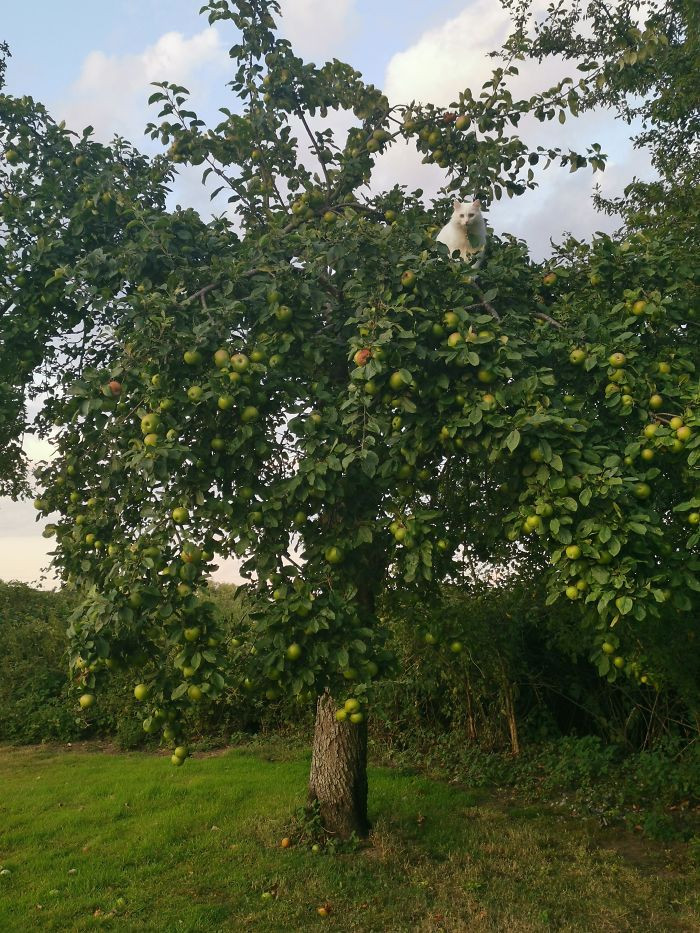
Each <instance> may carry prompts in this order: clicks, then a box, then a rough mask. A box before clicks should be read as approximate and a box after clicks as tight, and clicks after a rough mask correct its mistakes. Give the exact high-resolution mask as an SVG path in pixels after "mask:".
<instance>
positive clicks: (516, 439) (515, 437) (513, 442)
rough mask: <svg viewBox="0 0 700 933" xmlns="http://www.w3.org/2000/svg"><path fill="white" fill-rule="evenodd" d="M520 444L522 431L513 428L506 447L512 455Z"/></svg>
mask: <svg viewBox="0 0 700 933" xmlns="http://www.w3.org/2000/svg"><path fill="white" fill-rule="evenodd" d="M519 443H520V431H518V429H517V428H513V430H512V431H511V432H510V434H509V435H508V437H507V438H506V447H507V448H508V450H510V452H511V453H512V452H513V451H514V450H515V449H516V447H517V446H518V444H519Z"/></svg>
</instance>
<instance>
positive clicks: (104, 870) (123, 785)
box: [0, 748, 700, 933]
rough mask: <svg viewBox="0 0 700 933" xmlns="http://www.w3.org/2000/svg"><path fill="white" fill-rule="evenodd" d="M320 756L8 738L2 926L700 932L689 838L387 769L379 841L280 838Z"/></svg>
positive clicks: (1, 781)
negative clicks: (323, 846)
mask: <svg viewBox="0 0 700 933" xmlns="http://www.w3.org/2000/svg"><path fill="white" fill-rule="evenodd" d="M285 758H289V759H290V760H285ZM307 767H308V763H307V761H306V760H304V759H303V758H302V757H301V756H296V757H295V756H294V755H292V756H285V755H277V754H275V752H274V749H272V750H270V751H268V752H266V751H262V752H256V753H252V752H250V751H248V752H246V753H243V752H238V751H231V752H228V753H226V754H224V755H221V756H216V757H208V758H200V759H197V758H194V759H191V760H190V761H188V762H187V763H186V765H185V766H184V767H183V768H179V769H175V768H173V767H171V765H170V764H169V762H168V761H167V759H164V758H161V757H154V756H151V755H143V754H118V755H116V754H115V755H113V754H103V753H98V752H92V751H84V750H82V751H78V750H74V751H64V750H57V749H39V750H37V749H7V748H5V749H0V869H8V870H9V872H10V874H0V931H2V933H14V931H20V933H28V931H34V930H56V931H61V933H66V931H72V930H93V929H107V930H124V931H132V930H134V931H137V930H163V931H171V930H175V931H178V930H183V931H189V930H192V931H194V930H206V931H219V930H235V931H237V930H241V931H244V930H252V931H262V933H271V931H277V930H279V931H283V930H292V931H307V930H314V929H320V930H323V929H328V930H341V931H347V933H351V931H358V933H359V931H361V933H370V931H381V933H388V931H401V933H408V931H413V930H415V931H439V930H440V931H449V933H457V931H469V933H478V931H482V930H484V931H486V930H503V931H508V933H519V931H535V930H537V931H539V930H576V931H585V933H592V931H604V930H611V931H612V930H615V931H619V930H634V931H643V930H648V931H654V933H660V931H664V930H689V931H690V930H700V885H699V884H698V881H699V880H700V879H699V878H698V871H697V869H693V867H692V866H691V864H690V862H689V860H688V858H687V854H686V852H685V851H684V849H683V848H682V847H681V848H676V849H674V850H673V851H667V850H664V849H663V847H660V846H654V845H652V844H646V843H642V842H640V841H638V840H637V839H636V838H635V837H633V836H631V835H630V834H621V833H619V832H617V831H614V832H613V831H610V830H608V831H606V834H605V835H601V834H600V832H599V831H598V830H596V829H595V828H594V827H592V826H591V825H587V824H582V823H578V822H576V821H573V820H571V819H570V818H564V817H560V816H557V815H555V814H553V813H552V812H549V811H544V810H542V809H538V808H533V807H516V806H514V805H508V803H507V802H505V801H503V800H499V799H497V798H490V797H485V798H484V799H481V798H480V797H478V796H477V795H476V794H471V793H469V792H468V791H464V790H458V789H455V788H451V787H448V786H446V785H444V784H440V783H437V782H434V781H430V780H427V779H425V778H421V777H416V776H412V775H402V774H400V773H398V772H392V771H389V770H386V769H373V770H372V773H371V785H370V787H371V791H370V793H371V816H372V820H373V822H374V825H375V829H374V833H373V836H372V840H371V842H372V844H371V846H369V847H367V848H365V849H362V850H361V851H357V852H354V853H352V854H347V855H337V854H336V855H329V854H317V855H315V854H312V853H311V851H310V850H309V848H308V847H306V846H301V845H300V846H297V847H294V846H293V847H292V848H290V849H286V850H285V849H281V848H280V847H279V840H280V839H281V837H282V836H283V835H285V833H286V831H287V830H288V828H289V826H290V825H291V814H292V813H293V810H294V808H295V806H296V805H297V804H298V803H299V801H300V800H301V799H302V798H303V793H304V785H305V779H306V772H307ZM263 892H270V893H271V895H272V896H271V897H267V898H263V896H262V895H263ZM324 903H328V904H330V906H331V914H330V916H329V917H327V918H323V917H320V916H319V915H318V914H317V908H318V907H319V906H320V905H322V904H324Z"/></svg>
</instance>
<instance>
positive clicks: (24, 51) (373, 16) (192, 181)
mask: <svg viewBox="0 0 700 933" xmlns="http://www.w3.org/2000/svg"><path fill="white" fill-rule="evenodd" d="M535 2H536V4H538V5H539V7H540V8H541V9H544V8H545V7H546V2H545V0H535ZM202 3H203V0H201V2H200V0H138V2H137V0H110V2H109V3H104V2H102V3H99V2H97V3H96V2H95V0H62V2H60V3H57V2H56V0H33V2H32V3H31V4H28V3H11V2H10V0H5V2H4V3H3V4H2V6H3V9H2V13H1V16H0V41H2V40H5V41H7V42H8V44H9V46H10V50H11V52H12V59H11V60H10V63H9V66H8V74H7V87H6V92H7V93H10V94H15V95H25V94H28V95H30V96H32V97H34V98H36V99H37V100H40V101H42V103H44V104H45V105H46V106H47V107H48V109H49V111H50V112H51V113H52V114H53V116H54V117H55V119H56V120H61V119H65V120H66V123H67V125H68V126H69V127H71V128H73V129H76V130H82V128H83V127H84V126H87V125H90V126H93V127H94V129H95V134H96V136H97V137H98V138H100V139H103V140H105V141H108V140H109V139H110V138H111V137H112V136H113V135H114V133H119V134H120V135H122V136H125V137H127V138H128V139H130V140H131V141H132V142H133V143H135V144H136V145H137V146H140V148H142V149H143V150H144V151H148V152H152V151H155V148H154V147H155V144H153V143H151V141H150V140H148V139H147V137H145V136H144V127H145V125H146V123H147V122H148V121H149V120H154V119H155V118H156V113H157V111H155V110H154V108H149V107H148V105H147V99H148V96H149V94H150V93H151V91H152V90H153V89H152V88H151V87H150V86H149V85H150V82H153V81H159V80H170V81H176V82H178V83H180V84H183V85H185V86H186V87H188V88H189V90H190V91H191V94H192V101H193V104H194V106H193V109H195V110H197V111H198V112H199V113H200V115H201V116H202V117H203V118H204V119H205V120H208V121H215V120H216V116H217V110H218V108H219V107H222V106H230V107H232V108H233V101H232V99H231V92H230V90H229V89H228V88H226V86H225V85H226V82H227V81H228V80H230V78H231V76H232V63H231V61H230V59H229V57H228V49H229V47H230V46H231V45H233V43H234V42H235V41H236V33H235V31H234V30H233V27H232V26H231V25H230V24H226V23H223V24H222V23H219V24H216V25H215V26H214V27H209V25H208V23H207V21H206V19H205V18H204V17H203V16H199V15H198V10H199V8H200V6H201V5H202ZM282 11H283V18H282V27H281V32H282V34H283V35H285V37H287V38H289V39H290V40H291V41H292V43H293V45H294V47H295V49H296V51H297V53H298V54H300V55H302V56H303V57H305V58H306V59H307V60H311V61H315V62H317V63H320V62H322V61H326V60H329V59H331V58H341V59H343V60H345V61H348V62H350V63H351V64H352V65H353V66H354V67H355V68H357V69H358V70H359V71H361V72H362V73H363V75H364V77H365V80H367V81H369V82H371V83H373V84H375V85H377V86H378V87H381V88H382V90H384V91H385V93H387V95H388V96H389V100H390V101H391V102H392V103H400V102H409V101H411V100H424V101H428V100H430V101H433V102H434V103H436V104H441V105H449V103H450V102H451V101H452V100H454V99H455V98H456V97H457V95H458V94H459V91H460V90H462V89H463V88H465V87H471V88H472V90H473V91H475V92H477V91H478V90H479V89H480V88H481V85H482V84H483V82H484V81H485V80H486V79H487V78H488V77H489V75H490V72H491V70H492V68H493V67H494V62H493V60H490V59H488V58H487V53H488V52H489V51H491V50H492V49H494V48H497V47H498V46H499V45H500V43H501V42H502V41H503V39H504V38H505V37H506V35H507V31H508V19H507V17H506V15H505V14H504V12H503V11H502V9H501V7H500V4H499V3H498V2H497V0H429V2H427V0H383V2H381V3H378V2H376V0H334V2H332V3H329V2H328V0H282ZM38 24H40V28H38ZM565 73H568V72H567V71H566V69H564V68H563V66H562V65H561V63H558V62H553V63H549V64H545V65H544V66H535V65H525V66H522V67H521V74H520V76H519V77H518V79H517V84H516V85H515V86H514V88H513V91H514V93H516V92H517V94H519V95H529V94H531V93H534V92H535V91H536V90H543V89H545V88H547V87H549V86H551V85H552V84H554V83H555V81H556V80H557V79H558V78H559V77H561V76H562V75H563V74H565ZM520 131H521V134H522V135H523V136H524V137H525V138H526V139H527V140H528V142H530V143H533V144H555V145H560V146H563V147H565V148H566V147H568V146H571V147H572V148H575V149H577V150H579V151H581V150H585V148H586V145H587V144H588V143H591V142H599V143H601V145H602V147H603V151H604V152H607V153H608V155H609V157H610V159H609V163H608V168H607V169H606V171H605V173H604V174H602V175H596V176H593V175H592V173H591V172H590V171H583V170H582V171H579V172H576V173H575V174H570V173H569V172H568V171H566V170H558V171H557V169H556V168H551V169H550V170H549V172H548V173H546V174H544V175H542V177H541V178H540V187H539V188H538V189H537V190H535V191H534V192H528V193H527V194H525V195H524V196H522V197H521V198H518V199H517V200H512V201H510V200H509V201H503V202H500V203H499V204H496V205H494V206H493V207H492V209H491V210H490V211H489V212H488V214H487V215H486V217H487V221H488V223H490V224H491V225H492V226H493V228H494V230H495V231H496V232H497V233H499V234H500V233H503V232H509V233H513V234H515V235H517V236H520V237H523V238H524V239H526V240H527V242H528V244H529V246H530V250H531V253H532V255H533V256H535V257H536V258H539V259H541V258H544V257H546V255H547V254H548V252H549V250H550V248H551V247H550V243H551V241H554V242H557V241H560V240H561V239H562V238H563V236H564V234H565V233H567V232H570V233H573V234H574V235H576V236H578V237H590V236H591V235H592V234H593V233H594V232H595V231H597V230H604V231H608V232H610V231H612V230H613V229H614V228H615V226H616V224H615V220H614V219H613V218H608V217H605V216H603V215H600V214H596V213H595V211H594V209H593V207H592V204H591V194H592V190H593V186H594V185H595V184H596V183H599V184H600V185H601V187H602V189H603V190H604V192H605V193H606V194H608V195H612V194H615V193H619V192H620V191H621V189H622V187H623V186H624V184H626V183H627V182H628V181H629V180H630V176H631V174H632V173H636V174H638V175H640V176H643V175H647V174H648V171H649V169H648V163H647V162H646V160H645V159H644V156H643V154H640V153H638V152H635V151H634V150H633V149H632V147H631V144H630V143H629V128H628V127H626V126H625V125H623V124H622V123H620V122H619V121H615V120H613V119H612V118H611V117H610V116H608V115H599V114H587V115H585V116H584V117H583V118H580V119H578V120H572V119H570V120H569V121H567V123H566V124H564V126H560V124H559V123H558V122H557V123H556V126H554V125H553V124H552V123H547V124H546V125H540V124H537V123H536V122H535V121H532V120H530V121H524V122H523V123H521V127H520ZM375 178H376V181H375V185H376V188H377V190H380V189H381V188H384V187H386V188H388V187H391V186H393V185H394V184H395V183H396V182H400V183H404V184H408V185H409V188H410V189H411V190H412V189H414V188H417V187H421V188H423V189H424V191H425V192H426V195H427V196H432V195H434V194H435V193H436V192H437V189H438V188H439V187H440V185H441V183H442V173H441V171H440V170H439V169H438V168H437V166H423V165H421V163H420V160H419V159H418V158H417V157H416V156H415V154H414V153H412V152H411V151H410V150H409V149H407V148H402V147H395V148H394V149H393V150H391V151H390V153H389V154H388V155H386V156H384V157H383V158H382V159H381V160H380V162H379V163H378V165H377V170H376V172H375ZM173 198H174V199H175V200H176V201H177V202H178V203H181V204H187V205H191V206H193V207H196V208H197V209H198V210H200V211H201V212H203V213H205V212H208V211H210V210H211V207H210V202H209V197H208V194H207V192H206V191H205V189H203V188H202V186H201V183H200V180H199V177H198V173H195V172H194V170H190V171H189V172H187V173H186V174H185V175H184V176H183V177H182V178H181V179H180V180H179V182H178V184H177V187H176V190H175V191H174V194H173ZM223 206H224V205H223V204H222V205H220V209H221V210H223ZM26 446H27V452H28V454H29V456H30V457H32V458H33V459H41V458H43V457H46V456H48V455H50V446H49V445H48V444H47V443H46V442H42V441H37V440H35V439H31V438H30V439H29V440H28V441H27V445H26ZM50 547H51V541H49V540H47V539H45V538H43V537H42V536H41V523H38V522H37V521H36V518H35V514H34V510H33V508H32V505H31V503H27V502H20V503H14V502H11V501H10V500H7V499H2V498H0V554H1V555H2V564H1V565H0V576H2V578H3V579H6V580H13V579H14V580H23V581H25V582H33V583H40V584H41V585H44V586H49V585H52V578H51V575H50V573H49V574H48V576H45V577H44V578H43V581H42V574H43V571H44V570H45V569H46V568H47V566H48V563H49V558H48V556H47V553H48V550H49V549H50ZM218 579H220V580H223V581H228V582H235V581H236V580H237V579H238V578H237V575H236V572H235V566H233V565H232V564H227V565H225V566H223V567H222V568H221V570H220V571H219V573H218Z"/></svg>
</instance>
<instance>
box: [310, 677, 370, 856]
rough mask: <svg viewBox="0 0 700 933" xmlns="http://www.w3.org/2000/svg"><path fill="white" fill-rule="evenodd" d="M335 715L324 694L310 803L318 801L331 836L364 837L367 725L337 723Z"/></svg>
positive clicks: (313, 757) (366, 825)
mask: <svg viewBox="0 0 700 933" xmlns="http://www.w3.org/2000/svg"><path fill="white" fill-rule="evenodd" d="M335 712H336V704H335V703H334V702H333V698H332V696H331V695H330V693H328V691H326V692H325V693H324V694H322V696H320V697H319V698H318V703H317V706H316V728H315V730H314V744H313V752H312V755H311V773H310V775H309V803H310V804H314V803H315V802H316V801H318V806H319V812H320V816H321V822H322V823H323V827H324V829H325V831H326V832H327V833H329V834H330V835H333V836H335V837H336V838H339V839H348V838H349V837H350V836H351V835H352V834H353V833H355V835H356V836H366V835H367V833H368V831H369V822H368V820H367V723H366V721H363V722H361V723H349V722H336V719H335Z"/></svg>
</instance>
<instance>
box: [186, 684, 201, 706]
mask: <svg viewBox="0 0 700 933" xmlns="http://www.w3.org/2000/svg"><path fill="white" fill-rule="evenodd" d="M187 696H188V697H189V698H190V700H192V702H193V703H199V701H200V700H201V699H202V691H201V690H200V689H199V687H197V686H196V685H195V684H192V686H191V687H188V688H187Z"/></svg>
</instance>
